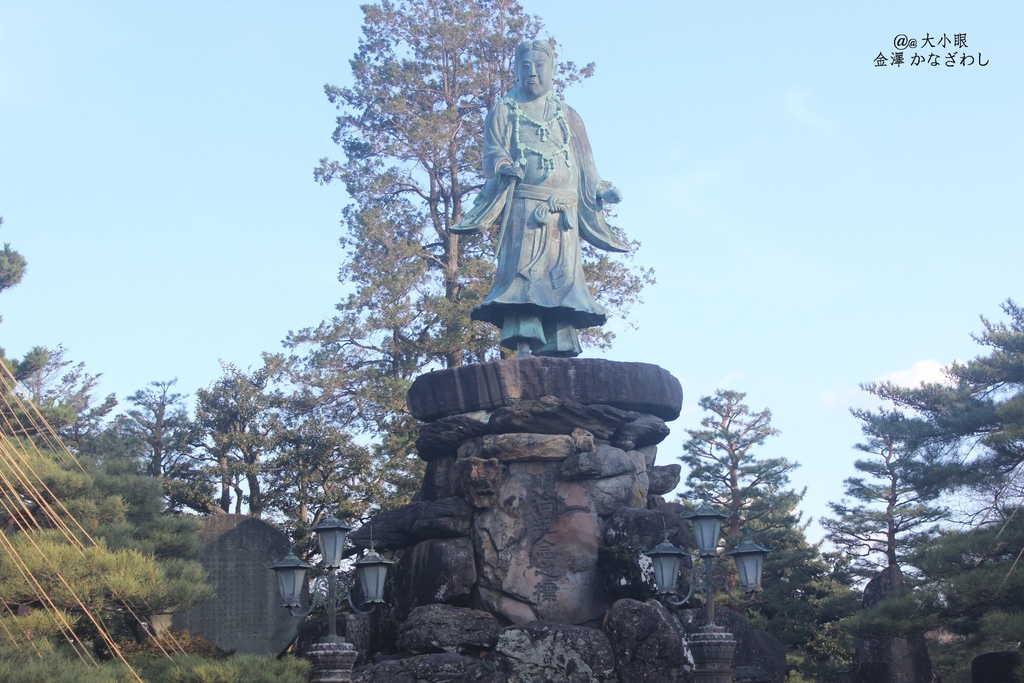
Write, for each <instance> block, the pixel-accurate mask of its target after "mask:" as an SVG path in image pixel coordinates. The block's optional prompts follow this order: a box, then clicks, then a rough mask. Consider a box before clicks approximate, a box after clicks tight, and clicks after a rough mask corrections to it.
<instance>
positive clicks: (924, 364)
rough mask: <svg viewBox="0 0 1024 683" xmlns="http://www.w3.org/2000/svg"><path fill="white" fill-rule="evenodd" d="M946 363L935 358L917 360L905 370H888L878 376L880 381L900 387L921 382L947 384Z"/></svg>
mask: <svg viewBox="0 0 1024 683" xmlns="http://www.w3.org/2000/svg"><path fill="white" fill-rule="evenodd" d="M947 367H949V366H948V365H943V364H942V363H940V362H939V361H937V360H931V359H927V360H919V361H916V362H915V363H914V364H913V365H911V366H910V367H909V368H907V369H905V370H896V371H895V372H890V373H889V374H887V375H882V376H881V377H879V378H878V381H880V382H892V383H893V384H897V385H899V386H901V387H910V388H913V387H917V386H919V385H920V384H921V383H922V382H928V383H933V382H937V383H939V384H949V378H947V377H946V373H945V369H946V368H947Z"/></svg>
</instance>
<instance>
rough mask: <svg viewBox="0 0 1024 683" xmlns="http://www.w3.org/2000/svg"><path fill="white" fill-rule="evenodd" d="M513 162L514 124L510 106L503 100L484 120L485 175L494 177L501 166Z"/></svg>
mask: <svg viewBox="0 0 1024 683" xmlns="http://www.w3.org/2000/svg"><path fill="white" fill-rule="evenodd" d="M512 163H514V161H513V159H512V126H510V125H509V121H508V107H507V106H506V105H505V103H504V101H502V102H499V103H498V104H496V105H495V106H494V108H493V109H491V110H490V111H489V112H487V118H486V119H485V120H484V177H485V178H494V177H496V176H497V175H498V169H499V168H501V167H502V166H504V165H506V164H508V165H510V164H512Z"/></svg>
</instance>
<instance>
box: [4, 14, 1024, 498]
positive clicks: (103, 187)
mask: <svg viewBox="0 0 1024 683" xmlns="http://www.w3.org/2000/svg"><path fill="white" fill-rule="evenodd" d="M523 4H524V6H525V7H526V9H527V10H528V11H530V12H532V13H536V14H539V15H541V17H542V18H543V19H544V22H545V26H546V30H547V31H548V32H549V33H550V34H551V35H554V36H555V37H556V38H557V40H558V42H559V44H560V51H561V55H562V56H563V57H565V58H569V59H573V60H575V61H577V62H588V61H595V62H596V63H597V75H596V76H595V77H594V78H593V79H590V80H589V81H587V82H586V83H584V84H583V85H582V86H577V87H575V88H573V89H570V90H569V91H568V92H567V93H566V100H567V101H568V102H569V103H570V104H571V105H573V106H574V107H575V108H576V109H577V110H578V111H579V112H580V114H581V115H582V117H583V119H584V121H585V122H586V124H587V127H588V131H589V134H590V138H591V143H592V146H593V148H594V152H595V157H596V160H597V163H598V168H599V169H600V170H601V172H602V175H603V176H605V177H606V178H608V179H610V180H612V181H613V182H615V183H616V184H617V185H618V186H619V188H620V189H621V190H622V192H623V195H624V197H625V198H624V201H623V202H622V204H621V205H620V209H619V212H618V223H619V224H620V225H621V226H622V227H623V228H624V229H625V230H626V232H627V234H628V235H629V236H630V237H631V238H634V239H637V240H639V241H640V242H641V243H642V245H643V246H642V248H641V250H640V251H639V253H638V254H637V256H636V259H637V262H638V263H641V264H643V265H649V266H652V267H654V268H655V270H656V274H657V278H658V283H657V284H656V285H655V286H654V287H652V288H650V289H649V290H648V291H647V293H646V295H645V303H644V305H642V306H641V307H638V308H637V309H636V310H635V312H634V315H633V323H634V324H635V325H636V327H637V329H635V330H633V329H629V328H628V327H626V326H624V325H623V324H622V323H621V322H616V323H613V324H614V325H615V328H616V329H617V330H619V338H618V342H617V343H616V345H615V346H614V348H613V349H612V350H611V351H610V352H608V353H607V354H606V355H607V356H608V357H609V358H613V359H616V360H624V361H645V362H651V363H656V364H658V365H661V366H663V367H665V368H667V369H668V370H670V371H671V372H672V373H673V374H674V375H675V376H676V377H678V378H679V379H680V381H681V382H682V383H683V388H684V392H685V394H686V400H685V406H684V412H683V415H682V417H681V418H680V419H679V420H678V421H677V422H675V423H674V424H673V425H671V426H672V427H673V434H672V436H671V437H670V438H669V440H668V441H666V442H665V444H664V445H663V446H662V448H661V452H660V454H659V461H660V462H661V463H666V462H670V461H672V460H674V458H675V457H676V456H677V455H678V453H679V452H680V445H681V443H682V442H683V440H684V436H685V434H684V429H686V428H692V427H694V426H696V423H697V422H698V420H699V417H700V415H699V409H698V408H697V407H696V402H697V399H698V398H699V397H700V396H702V395H706V394H710V393H712V392H713V391H714V390H715V389H716V388H730V389H736V390H739V391H745V392H747V401H748V403H749V404H750V405H751V407H753V408H755V409H760V408H763V407H769V408H771V409H772V411H773V414H774V423H775V426H776V427H778V428H779V429H780V430H781V432H782V433H781V435H780V436H779V437H776V438H775V439H774V440H772V441H771V442H770V443H769V444H768V445H766V446H765V448H764V449H763V451H762V452H763V453H764V454H765V455H771V456H786V457H788V458H791V459H793V460H796V461H798V462H800V463H801V465H802V466H801V468H800V469H799V470H798V471H797V472H796V473H795V475H794V482H795V483H796V484H797V485H798V486H807V487H808V495H807V498H806V499H805V508H806V510H807V512H808V514H810V515H812V516H815V517H816V516H819V515H821V514H822V513H823V512H824V506H825V503H826V501H828V500H831V499H835V498H836V497H837V496H838V495H839V494H840V492H841V488H842V480H843V479H844V478H845V477H847V476H850V475H851V474H853V467H852V463H853V460H854V458H855V457H856V451H854V450H853V449H852V446H853V444H854V443H855V442H856V441H857V440H858V437H859V428H858V425H857V423H856V421H855V420H854V419H853V418H851V417H850V416H849V414H848V412H847V410H848V408H849V406H851V405H867V402H866V399H865V397H864V396H862V392H860V390H859V389H858V385H859V384H860V383H862V382H868V381H872V380H876V379H880V378H887V377H890V378H899V379H901V380H902V381H908V382H916V381H918V380H920V379H922V378H927V377H929V376H935V373H936V371H937V369H938V368H939V367H941V366H942V365H944V364H946V363H949V362H950V361H952V360H953V359H958V358H960V359H964V358H969V357H972V356H974V355H976V354H977V353H979V352H980V351H982V349H981V348H980V347H978V346H977V345H975V344H974V342H973V341H972V340H971V337H970V333H971V332H977V331H978V330H979V329H980V323H979V320H978V316H979V315H986V316H988V317H991V318H994V319H999V317H1000V312H999V303H1000V302H1001V301H1003V300H1004V299H1006V298H1007V297H1018V298H1020V297H1019V290H1020V284H1021V274H1020V271H1021V269H1020V261H1021V258H1020V255H1021V254H1022V253H1024V237H1022V231H1021V227H1022V214H1024V211H1022V209H1021V206H1020V199H1019V196H1020V188H1021V187H1022V186H1024V168H1022V164H1024V162H1022V158H1024V133H1022V132H1021V124H1020V112H1021V111H1024V107H1022V101H1021V100H1022V92H1024V88H1022V76H1024V68H1022V66H1024V61H1022V60H1024V48H1022V41H1021V40H1020V37H1019V35H1018V33H1019V29H1020V27H1021V26H1024V7H1022V6H1021V5H1020V4H1019V3H1011V2H1005V3H999V2H989V3H985V4H984V5H983V6H981V7H979V6H976V5H968V3H964V2H957V3H952V2H936V3H933V2H929V3H923V2H918V3H880V2H876V3H845V4H835V3H831V4H825V3H809V2H808V3H796V2H781V3H732V4H729V5H722V4H711V3H696V2H678V3H677V2H664V3H663V2H643V1H640V2H635V3H631V4H629V5H628V7H629V11H628V12H627V11H625V10H624V9H623V7H624V5H623V3H621V2H595V1H590V2H586V3H584V2H568V1H563V2H538V1H534V0H524V3H523ZM360 22H361V12H360V11H359V8H358V5H357V4H356V3H354V2H343V1H337V2H293V3H284V2H229V1H227V0H220V1H218V2H169V1H167V2H156V1H154V2H144V3H140V2H50V1H47V0H36V1H34V2H21V1H12V0H0V215H3V216H4V218H5V224H4V227H3V228H2V230H0V241H2V242H10V243H11V244H12V246H13V247H14V248H16V249H18V250H19V251H20V252H21V253H22V254H24V255H25V257H26V258H27V259H28V262H29V271H28V274H27V276H26V278H25V280H24V282H23V283H22V284H21V285H20V286H18V287H17V288H16V289H14V290H10V291H8V292H6V293H4V294H3V295H2V296H0V314H2V315H3V318H4V320H3V322H2V323H0V346H2V347H4V348H5V349H6V351H7V353H8V354H9V355H13V356H19V355H21V354H23V353H24V352H25V351H27V350H28V349H29V348H31V347H32V346H33V345H36V344H44V345H55V344H57V343H62V344H64V346H66V347H67V349H68V354H69V357H71V358H73V359H75V360H76V361H78V360H81V361H85V363H86V365H87V367H88V369H89V370H90V371H91V372H94V373H102V374H103V377H102V380H101V386H100V390H101V393H109V392H116V393H117V395H118V396H119V397H121V398H123V397H125V396H127V395H128V394H130V393H132V392H133V391H135V390H137V389H139V388H142V387H143V386H145V385H146V383H148V382H150V381H153V380H164V379H171V378H174V377H177V378H178V380H179V387H180V389H181V390H182V391H184V392H187V393H193V392H194V391H195V389H197V388H199V387H202V386H206V385H208V384H209V383H210V382H212V381H213V380H214V379H216V378H217V376H218V375H219V366H218V360H219V359H223V360H224V361H227V362H232V363H235V364H237V365H240V366H243V367H245V366H249V365H255V364H258V363H259V358H260V353H261V352H262V351H273V350H276V349H278V348H279V345H280V341H281V339H283V338H284V336H285V335H286V334H287V332H288V331H289V330H293V329H297V328H300V327H304V326H308V325H312V324H315V323H317V322H319V321H320V320H321V319H323V318H324V317H327V316H330V315H331V313H332V309H333V305H334V304H335V303H336V302H337V301H338V300H339V299H340V298H341V296H342V292H343V290H342V286H341V285H340V284H339V283H338V282H337V279H336V276H337V270H338V265H339V262H340V259H341V256H342V254H341V251H340V248H339V247H338V245H337V239H338V237H339V235H340V227H339V219H340V210H341V207H342V206H343V205H344V203H345V201H346V197H345V194H344V189H343V188H341V187H340V186H338V187H336V186H329V187H320V186H318V185H317V184H316V183H315V182H314V181H313V177H312V170H313V167H314V166H315V165H316V164H317V162H318V160H319V159H320V158H321V157H325V156H334V155H336V154H337V148H336V147H335V145H334V144H333V143H332V142H331V140H330V135H331V132H332V131H333V127H334V114H335V112H334V110H333V108H332V107H331V105H330V104H329V103H328V102H327V100H326V98H325V97H324V94H323V85H324V84H325V83H332V84H337V85H344V84H346V83H348V81H349V71H348V59H349V58H350V57H351V55H352V54H353V53H354V51H355V49H356V42H357V40H358V36H359V27H360ZM900 34H906V35H907V36H908V37H909V38H913V39H916V40H918V41H922V42H923V39H925V38H926V37H927V36H931V37H932V38H933V39H934V41H939V40H941V38H942V36H943V35H944V34H945V35H946V36H947V37H948V38H949V39H950V40H953V39H954V37H955V35H956V34H964V35H965V37H966V43H967V48H957V47H955V46H954V45H952V44H950V45H948V46H947V47H945V48H943V47H940V46H939V45H936V46H935V47H934V48H931V47H927V46H924V47H919V48H917V49H916V50H915V49H907V50H905V51H904V58H905V60H906V62H907V63H906V64H904V65H903V66H900V67H895V66H891V65H890V66H885V67H876V66H875V62H874V58H875V57H876V55H878V54H879V53H880V52H881V53H882V54H883V55H885V56H886V57H891V54H892V53H893V52H894V51H895V48H894V39H895V37H896V36H897V35H900ZM954 51H955V52H957V53H958V54H957V56H956V63H957V66H955V67H952V68H949V67H946V66H944V63H945V61H946V55H947V54H948V53H950V52H954ZM915 52H917V53H919V54H922V55H923V56H926V57H927V54H928V53H932V52H934V53H936V54H938V55H939V56H940V66H934V67H933V66H930V65H928V64H922V65H918V66H913V65H912V64H911V63H910V62H911V60H912V55H913V54H914V53H915ZM964 53H967V54H968V55H970V56H971V57H973V58H974V60H975V64H974V65H964V66H961V65H960V60H961V58H963V56H964ZM979 59H980V61H979ZM981 63H987V65H986V66H981V65H980V64H981Z"/></svg>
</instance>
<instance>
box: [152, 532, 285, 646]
mask: <svg viewBox="0 0 1024 683" xmlns="http://www.w3.org/2000/svg"><path fill="white" fill-rule="evenodd" d="M199 538H200V541H201V543H202V551H201V553H200V558H199V561H200V562H201V563H202V565H203V568H205V569H206V571H207V572H208V573H209V579H208V581H209V583H210V584H211V585H212V586H213V589H214V593H213V596H212V597H211V598H210V599H209V600H207V601H205V602H203V603H200V604H199V605H197V606H195V607H193V608H192V609H190V610H188V611H187V612H182V613H180V614H175V615H174V617H173V619H172V620H171V626H172V628H175V629H178V630H188V631H192V632H193V633H198V634H201V635H202V636H203V637H204V638H206V639H207V640H209V641H211V642H213V643H216V644H217V646H218V647H220V648H222V649H224V650H233V651H235V652H239V653H246V654H262V655H277V654H279V653H280V652H282V651H283V650H284V649H285V648H286V647H288V644H289V643H290V642H291V641H292V639H293V638H295V633H296V628H297V625H298V620H297V619H294V618H292V617H291V616H290V615H289V614H288V610H286V609H284V608H282V607H281V606H280V605H281V598H280V597H279V595H278V589H277V578H276V577H275V576H274V572H272V571H270V570H269V569H267V567H268V565H270V564H271V563H273V562H275V561H277V560H279V559H281V558H282V557H284V555H285V554H286V553H287V552H288V548H289V542H288V537H287V536H286V535H285V534H284V533H283V532H282V531H281V530H279V529H277V528H276V527H274V526H273V525H271V524H268V523H267V522H264V521H263V520H261V519H256V518H255V517H249V516H247V515H213V516H211V517H207V518H206V520H205V522H204V524H203V528H202V530H201V531H200V533H199Z"/></svg>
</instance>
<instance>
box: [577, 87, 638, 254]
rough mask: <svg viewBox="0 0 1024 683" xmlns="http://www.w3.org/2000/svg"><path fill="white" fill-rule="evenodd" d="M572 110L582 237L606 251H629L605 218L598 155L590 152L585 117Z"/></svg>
mask: <svg viewBox="0 0 1024 683" xmlns="http://www.w3.org/2000/svg"><path fill="white" fill-rule="evenodd" d="M566 109H567V110H568V112H569V116H568V118H569V130H570V131H571V133H572V151H573V156H574V157H575V158H576V163H577V164H579V172H580V190H579V230H580V237H582V238H583V239H585V240H586V241H587V242H590V243H591V244H593V245H594V246H595V247H597V248H598V249H604V250H605V251H629V245H628V244H626V243H625V242H623V241H622V240H620V239H619V238H618V237H616V236H615V233H614V232H612V229H611V228H610V227H609V226H608V223H606V222H605V220H604V202H602V201H601V200H600V199H598V197H597V186H598V185H599V184H600V182H601V176H599V175H598V173H597V166H596V165H595V164H594V154H593V152H591V151H590V140H589V138H587V129H586V128H584V126H583V119H581V118H580V115H579V114H577V113H576V110H575V109H573V108H572V107H568V106H567V107H566Z"/></svg>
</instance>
